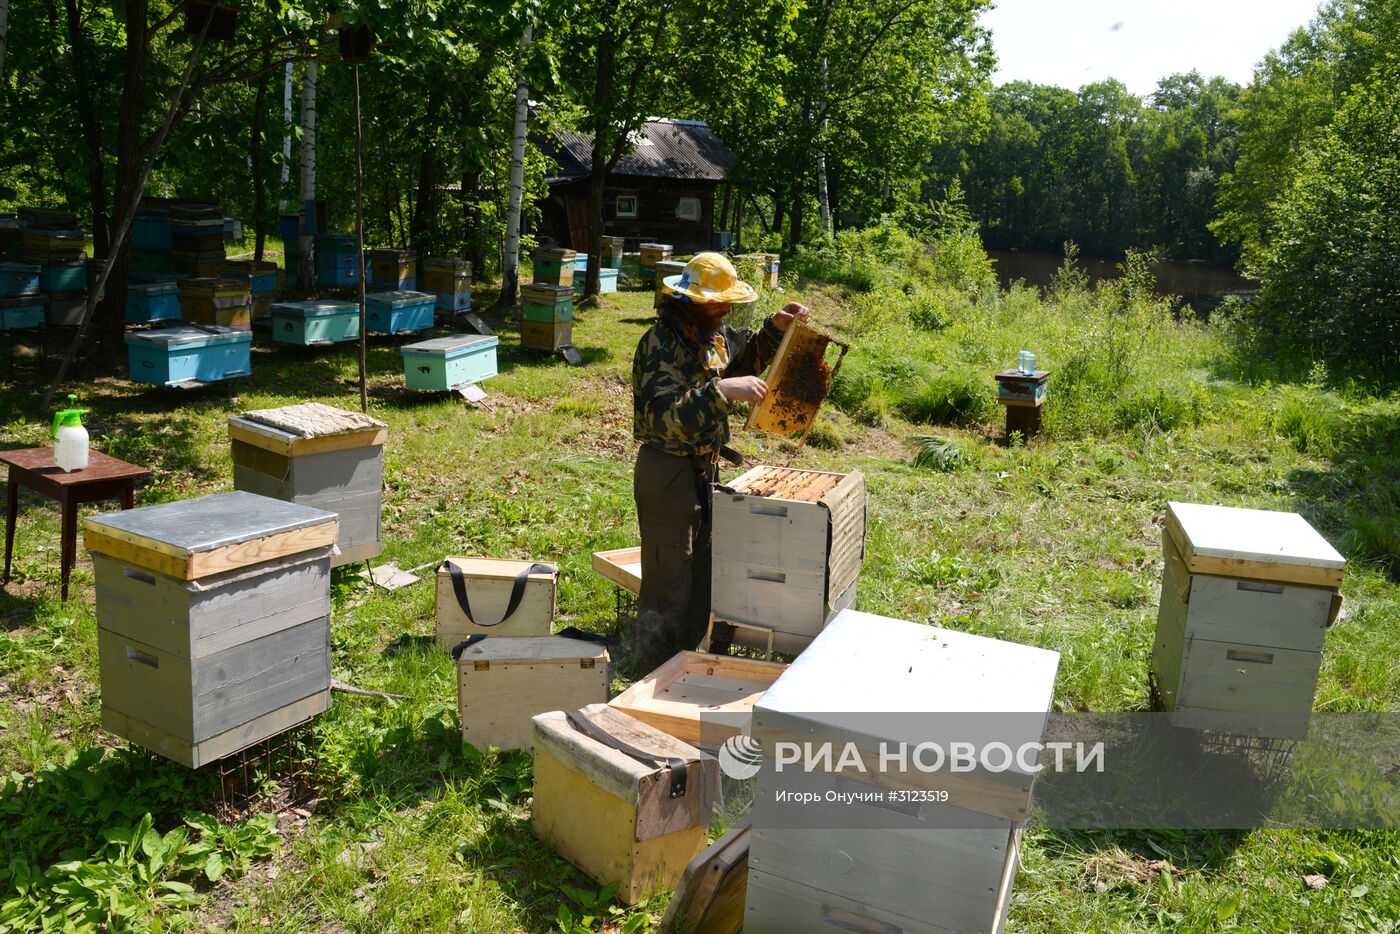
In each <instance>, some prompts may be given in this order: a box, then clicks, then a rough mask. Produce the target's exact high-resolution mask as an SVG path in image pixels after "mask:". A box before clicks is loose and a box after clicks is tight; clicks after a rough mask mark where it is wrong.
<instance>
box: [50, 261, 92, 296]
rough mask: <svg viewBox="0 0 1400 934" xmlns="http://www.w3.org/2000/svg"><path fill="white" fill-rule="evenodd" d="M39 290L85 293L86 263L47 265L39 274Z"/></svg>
mask: <svg viewBox="0 0 1400 934" xmlns="http://www.w3.org/2000/svg"><path fill="white" fill-rule="evenodd" d="M39 288H40V289H42V290H43V291H45V292H79V291H87V263H85V262H83V261H82V260H78V261H77V262H76V263H48V264H46V265H45V266H44V268H43V271H42V272H40V273H39Z"/></svg>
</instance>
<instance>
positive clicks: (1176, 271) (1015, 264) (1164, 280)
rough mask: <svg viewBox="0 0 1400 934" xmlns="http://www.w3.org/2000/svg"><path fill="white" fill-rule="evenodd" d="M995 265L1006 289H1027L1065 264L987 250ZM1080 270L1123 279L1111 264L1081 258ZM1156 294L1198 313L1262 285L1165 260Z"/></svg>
mask: <svg viewBox="0 0 1400 934" xmlns="http://www.w3.org/2000/svg"><path fill="white" fill-rule="evenodd" d="M987 255H988V256H990V257H991V258H992V262H993V263H995V264H996V270H997V279H998V280H999V281H1000V282H1001V285H1002V287H1003V288H1005V287H1008V286H1010V285H1011V283H1013V282H1015V281H1016V280H1018V279H1020V280H1023V281H1024V282H1025V283H1026V284H1027V285H1034V286H1039V287H1042V288H1043V287H1045V286H1048V285H1049V284H1050V280H1051V278H1052V277H1053V276H1054V275H1055V273H1056V271H1058V270H1059V268H1060V266H1061V265H1062V264H1063V263H1064V257H1063V256H1061V255H1060V254H1058V253H1029V252H1021V251H1019V250H988V251H987ZM1078 266H1079V268H1080V269H1082V270H1084V272H1085V273H1086V274H1087V275H1088V276H1089V279H1090V281H1092V282H1098V281H1100V280H1103V279H1117V278H1119V276H1121V275H1122V273H1121V272H1119V270H1118V264H1117V263H1116V262H1114V261H1111V260H1105V259H1092V258H1085V257H1080V258H1079V261H1078ZM1152 271H1153V273H1154V274H1155V275H1156V277H1157V291H1158V292H1160V293H1162V294H1165V295H1179V296H1181V297H1182V298H1183V299H1185V300H1186V301H1187V303H1188V304H1190V305H1191V307H1192V308H1194V309H1196V310H1197V311H1209V310H1210V309H1211V308H1214V307H1215V306H1216V305H1217V304H1219V303H1220V300H1221V299H1222V298H1224V297H1225V296H1226V295H1242V294H1247V293H1250V292H1253V291H1255V290H1257V289H1258V288H1259V283H1258V282H1256V281H1254V280H1253V279H1246V278H1245V277H1244V276H1241V275H1240V274H1238V273H1237V272H1235V271H1234V270H1233V269H1224V268H1221V267H1219V266H1207V265H1205V264H1203V263H1179V262H1175V261H1173V260H1163V261H1161V262H1159V263H1157V265H1156V266H1154V267H1153V270H1152Z"/></svg>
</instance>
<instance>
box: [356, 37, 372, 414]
mask: <svg viewBox="0 0 1400 934" xmlns="http://www.w3.org/2000/svg"><path fill="white" fill-rule="evenodd" d="M352 67H353V69H354V73H355V265H356V266H357V267H358V268H359V271H360V274H359V280H360V411H361V412H369V387H368V385H367V384H366V383H365V224H364V203H365V173H364V166H363V164H362V163H361V162H360V63H359V62H356V63H355V64H354V65H353V66H352Z"/></svg>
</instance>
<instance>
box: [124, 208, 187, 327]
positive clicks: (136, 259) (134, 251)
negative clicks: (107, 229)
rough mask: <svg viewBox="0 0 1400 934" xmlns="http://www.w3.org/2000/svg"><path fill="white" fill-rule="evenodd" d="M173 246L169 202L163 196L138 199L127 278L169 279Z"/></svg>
mask: <svg viewBox="0 0 1400 934" xmlns="http://www.w3.org/2000/svg"><path fill="white" fill-rule="evenodd" d="M173 245H174V236H173V234H172V232H171V223H170V202H169V201H168V200H167V199H165V198H142V199H141V203H140V204H139V205H138V206H137V208H136V217H135V218H133V219H132V222H131V259H130V270H131V274H130V278H131V281H132V282H173V281H174V280H175V278H176V276H175V257H174V255H173V254H172V253H171V249H172V248H173ZM128 310H130V309H128ZM128 320H130V317H128Z"/></svg>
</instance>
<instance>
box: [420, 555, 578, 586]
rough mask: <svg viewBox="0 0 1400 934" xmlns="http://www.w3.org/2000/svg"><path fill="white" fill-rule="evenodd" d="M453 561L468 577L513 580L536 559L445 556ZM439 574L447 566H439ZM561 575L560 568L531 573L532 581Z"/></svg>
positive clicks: (444, 573)
mask: <svg viewBox="0 0 1400 934" xmlns="http://www.w3.org/2000/svg"><path fill="white" fill-rule="evenodd" d="M447 561H451V562H452V563H453V564H455V565H456V566H457V567H459V568H461V570H462V573H463V574H465V575H467V576H468V577H476V578H482V579H484V580H502V581H513V580H515V576H516V575H517V574H519V573H520V572H521V571H523V570H525V569H526V568H528V567H529V566H530V565H532V564H535V563H536V562H534V561H517V560H513V559H510V558H445V559H444V562H447ZM437 572H438V575H439V576H444V575H447V574H448V573H449V572H448V570H447V569H446V568H444V567H441V566H439V567H438V571H437ZM558 576H559V572H558V570H557V569H556V570H554V571H536V572H534V573H533V574H531V575H530V578H529V579H530V580H532V581H552V580H556V579H557V578H558Z"/></svg>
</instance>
